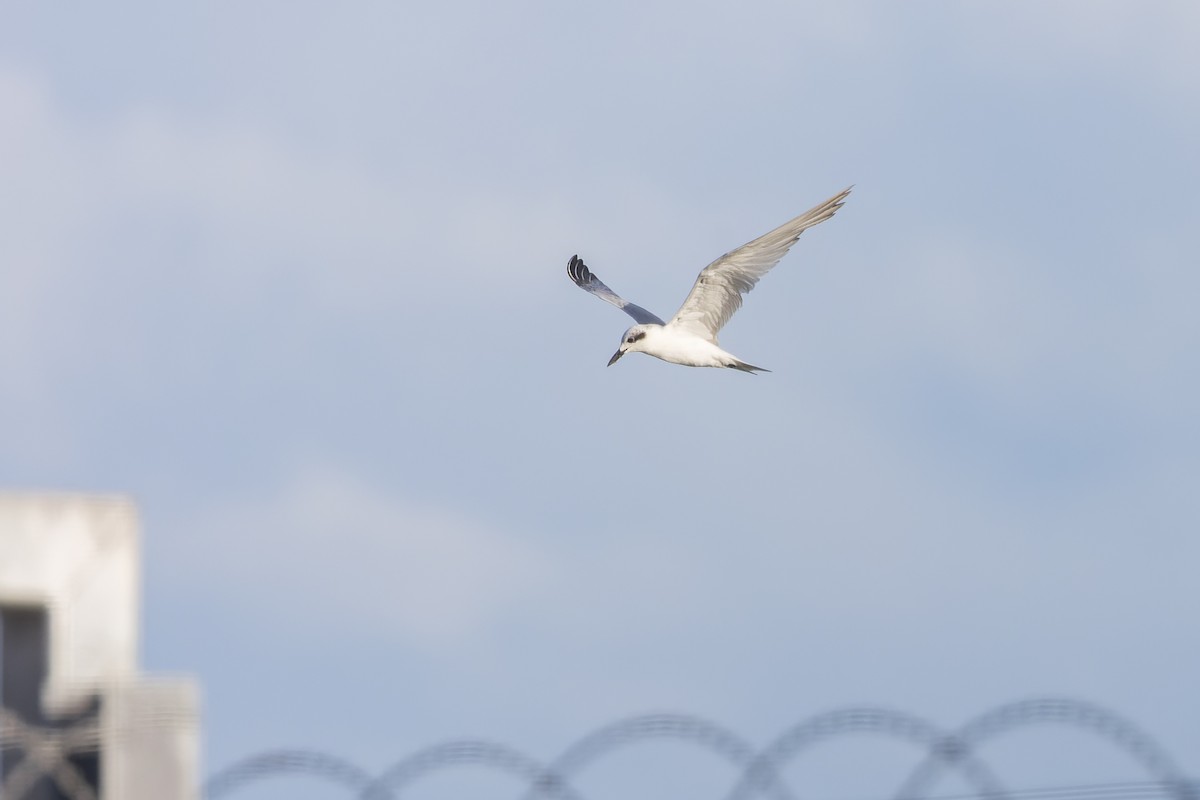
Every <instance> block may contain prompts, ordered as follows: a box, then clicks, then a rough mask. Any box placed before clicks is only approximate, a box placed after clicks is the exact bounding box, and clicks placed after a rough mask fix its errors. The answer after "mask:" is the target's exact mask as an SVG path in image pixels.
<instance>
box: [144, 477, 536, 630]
mask: <svg viewBox="0 0 1200 800" xmlns="http://www.w3.org/2000/svg"><path fill="white" fill-rule="evenodd" d="M175 541H176V542H178V544H179V546H178V547H177V548H175V549H173V550H172V551H171V553H170V560H171V563H170V564H169V565H167V564H163V565H160V567H161V568H163V569H164V570H167V569H169V570H170V571H172V572H175V573H176V574H177V575H178V579H179V580H180V582H182V583H185V584H186V583H190V582H192V581H195V582H196V583H195V588H196V589H197V590H202V591H205V592H220V593H221V594H222V595H224V596H225V599H226V600H230V599H232V600H233V601H234V602H235V603H236V604H237V605H239V606H241V607H243V608H244V609H245V611H246V613H248V614H251V615H254V614H264V615H266V616H270V617H271V618H272V624H274V625H278V626H281V627H283V628H287V629H293V630H294V629H305V628H312V629H321V630H331V629H341V630H344V631H347V632H348V633H350V634H351V635H352V636H354V635H355V634H358V635H362V634H367V635H369V636H371V637H374V638H379V639H384V640H393V641H394V640H401V641H407V642H409V643H411V644H416V645H419V646H426V647H440V646H448V645H449V646H452V645H453V644H454V643H456V642H462V641H463V640H465V639H466V638H467V637H469V636H471V635H472V634H475V633H477V632H478V631H479V630H480V629H482V628H484V627H486V626H487V625H488V624H489V623H490V622H491V621H493V620H495V619H496V618H497V617H502V616H504V615H506V614H508V613H511V612H512V611H513V609H514V608H518V607H521V606H522V605H523V603H524V602H525V601H527V600H528V599H529V598H530V596H531V595H532V594H535V593H536V592H537V591H538V590H539V588H540V587H542V586H543V585H544V584H545V582H546V580H547V575H548V573H549V571H550V570H551V568H552V563H551V561H550V559H548V558H547V557H546V556H545V555H544V554H543V553H540V552H538V550H537V549H536V548H534V547H533V546H531V545H530V544H529V543H528V542H526V541H523V540H522V539H521V538H520V537H519V536H517V535H514V534H510V533H507V532H504V531H500V530H497V529H496V528H495V527H494V526H490V525H487V524H485V523H483V522H481V521H479V520H476V519H472V518H471V517H469V516H468V515H465V514H462V513H458V512H454V511H448V510H446V509H442V508H438V507H436V506H435V505H431V504H427V503H422V502H417V501H413V500H412V499H410V498H408V497H405V496H403V494H402V493H400V492H392V491H388V490H386V489H382V488H380V487H378V486H371V485H368V484H367V483H365V482H363V481H361V480H358V479H357V478H355V477H353V476H351V475H348V474H346V473H343V472H338V471H332V470H326V469H315V468H314V469H305V470H301V471H300V472H298V473H297V474H296V475H295V476H293V477H292V478H290V479H289V480H288V481H287V482H286V484H285V485H283V486H282V487H281V488H280V489H279V490H278V491H277V492H274V493H270V494H267V495H266V496H263V497H260V498H258V499H255V500H252V501H246V502H243V503H236V502H230V503H225V504H218V505H216V506H215V507H214V508H213V509H212V510H211V511H209V512H207V513H205V514H204V515H203V516H202V517H201V518H200V519H197V520H196V521H195V523H194V525H193V526H192V528H191V529H190V530H189V531H188V535H187V536H180V537H176V538H175Z"/></svg>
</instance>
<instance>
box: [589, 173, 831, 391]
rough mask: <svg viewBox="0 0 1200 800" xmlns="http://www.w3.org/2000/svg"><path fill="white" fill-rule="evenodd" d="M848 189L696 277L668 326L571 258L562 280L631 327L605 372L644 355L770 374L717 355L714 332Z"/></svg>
mask: <svg viewBox="0 0 1200 800" xmlns="http://www.w3.org/2000/svg"><path fill="white" fill-rule="evenodd" d="M852 188H854V187H850V188H847V189H845V190H843V191H841V192H839V193H838V194H836V195H834V196H833V197H831V198H829V199H828V200H826V201H825V202H824V203H821V204H820V205H818V206H815V207H814V208H811V209H809V210H808V211H805V212H804V213H803V214H801V215H800V216H798V217H796V218H795V219H793V220H791V221H790V222H785V223H784V224H782V225H780V226H779V227H778V228H776V229H775V230H773V231H771V232H770V233H766V234H763V235H762V236H760V237H758V238H757V239H755V240H754V241H752V242H750V243H748V244H744V245H742V246H741V247H739V248H738V249H736V250H734V251H732V252H729V253H726V254H725V255H723V256H721V257H720V258H718V259H717V260H716V261H714V262H712V263H711V264H709V265H708V266H707V267H705V268H704V269H703V270H701V271H700V275H699V276H698V277H697V278H696V283H695V284H694V285H693V286H692V291H691V293H690V294H689V295H688V296H687V299H686V300H684V301H683V305H682V306H680V307H679V310H678V311H676V312H675V316H673V317H671V321H670V322H663V321H662V320H661V319H659V318H658V317H657V316H655V315H654V314H651V313H650V312H649V311H647V310H646V309H644V308H642V307H641V306H637V305H634V304H633V303H631V302H629V301H628V300H626V299H624V298H623V297H621V296H620V295H618V294H617V293H616V292H614V291H613V290H612V289H610V288H608V287H607V286H606V285H605V284H604V282H603V281H601V280H600V279H599V278H597V277H596V276H595V275H594V274H592V271H591V270H589V269H588V268H587V265H586V264H584V263H583V261H582V260H581V259H580V258H579V256H578V255H574V256H571V260H570V261H568V262H567V275H569V276H570V277H571V280H573V281H575V285H576V286H578V287H579V288H581V289H583V290H585V291H587V292H590V293H592V294H594V295H596V297H599V298H600V299H601V300H603V301H605V302H606V303H612V304H613V305H614V306H616V307H617V308H619V309H621V310H622V311H624V312H625V313H626V314H628V315H629V316H631V317H633V319H634V321H635V322H637V324H636V325H634V326H633V327H632V328H630V329H629V330H627V331H625V335H624V336H622V337H621V346H620V347H619V348H618V349H617V352H615V353H613V357H612V358H610V359H609V360H608V366H610V367H611V366H612V365H613V364H615V363H617V360H618V359H619V358H621V356H623V355H625V354H626V353H645V354H646V355H650V356H654V357H655V358H661V359H662V360H663V361H669V362H671V363H672V364H683V365H684V366H687V367H725V368H728V369H737V370H741V371H742V372H749V373H751V374H754V373H755V372H770V370H768V369H763V368H762V367H756V366H754V365H753V364H747V363H746V362H745V361H742V360H741V359H740V358H738V357H736V356H734V355H733V354H731V353H727V352H726V351H724V350H722V349H721V346H720V345H719V344H718V343H717V332H718V331H720V330H721V328H722V327H723V326H724V325H725V323H726V322H729V318H730V317H732V316H733V312H735V311H737V310H738V309H739V308H741V306H742V295H744V294H745V293H746V292H748V291H750V290H751V289H753V288H754V285H755V284H756V283H758V279H759V278H761V277H762V276H763V275H766V274H767V272H769V271H770V269H771V267H773V266H775V265H776V264H778V263H779V260H780V259H781V258H783V257H784V255H785V254H786V253H787V251H788V250H789V249H790V248H791V246H792V245H793V244H795V243H796V240H797V239H798V238H800V234H802V233H804V231H806V230H808V229H809V228H811V227H812V226H813V225H817V224H819V223H822V222H824V221H825V220H827V219H829V218H830V217H832V216H833V215H834V214H835V213H837V210H838V209H839V208H841V207H842V203H844V202H846V197H847V196H848V195H849V194H850V189H852Z"/></svg>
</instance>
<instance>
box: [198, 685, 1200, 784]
mask: <svg viewBox="0 0 1200 800" xmlns="http://www.w3.org/2000/svg"><path fill="white" fill-rule="evenodd" d="M1046 724H1051V725H1065V726H1068V727H1072V728H1075V729H1078V730H1080V731H1082V732H1084V733H1087V734H1089V735H1091V736H1094V737H1098V738H1100V739H1101V740H1104V741H1106V742H1108V743H1109V744H1110V745H1112V746H1113V747H1114V748H1115V749H1116V750H1117V751H1123V752H1124V753H1125V754H1127V755H1128V756H1130V757H1132V759H1133V761H1134V763H1136V764H1138V765H1139V766H1141V768H1142V769H1143V770H1144V771H1145V773H1146V778H1147V779H1146V780H1141V781H1124V782H1120V783H1113V782H1108V783H1092V784H1084V785H1076V786H1055V787H1044V788H1040V789H1024V790H1013V789H1011V788H1009V786H1010V785H1009V783H1008V782H1007V781H1005V780H1002V776H1000V775H997V774H996V773H995V772H994V771H993V769H992V767H991V766H989V765H988V764H987V762H986V761H984V759H983V758H982V755H981V753H980V752H979V751H980V750H981V749H983V748H984V746H985V745H986V744H987V743H988V742H989V741H990V740H992V739H993V738H996V737H1000V736H1003V735H1005V734H1008V733H1010V732H1013V731H1020V730H1023V729H1026V728H1029V727H1033V726H1041V725H1046ZM862 734H873V735H876V736H884V737H887V738H891V739H896V740H898V741H903V742H907V743H908V744H910V745H914V746H915V748H916V753H917V759H916V761H915V762H914V769H913V770H912V772H911V773H910V774H909V775H908V777H907V778H906V779H905V780H904V782H903V783H902V784H901V785H900V786H898V787H896V789H895V791H894V792H892V793H891V794H890V795H889V796H890V797H892V798H894V800H920V799H921V798H929V797H933V796H934V795H932V794H931V792H932V790H933V789H934V788H935V784H936V781H937V778H938V777H939V773H940V772H942V771H946V770H948V771H955V772H957V773H958V774H959V775H960V776H961V777H962V778H964V779H965V780H966V781H967V784H968V786H969V787H970V789H971V793H970V794H960V795H953V796H946V795H942V796H941V797H942V800H972V799H974V798H978V799H979V800H1200V782H1197V781H1196V780H1194V779H1192V778H1190V777H1188V776H1187V775H1186V774H1185V773H1183V772H1182V771H1181V770H1180V769H1179V767H1178V766H1177V765H1176V763H1175V761H1174V759H1172V758H1171V756H1170V755H1168V754H1167V752H1166V751H1165V750H1164V749H1163V748H1162V747H1161V746H1160V745H1159V744H1158V743H1157V742H1156V741H1155V740H1154V739H1153V738H1152V737H1151V736H1150V735H1149V734H1147V733H1146V732H1145V731H1142V730H1141V729H1139V728H1138V727H1137V726H1135V725H1134V724H1133V723H1131V722H1130V721H1128V720H1126V719H1124V718H1123V717H1121V716H1119V715H1118V714H1116V713H1114V712H1112V711H1109V710H1108V709H1105V708H1103V707H1101V706H1098V705H1096V704H1094V703H1088V702H1086V701H1082V700H1074V699H1071V698H1063V697H1041V698H1032V699H1029V700H1021V701H1018V702H1014V703H1008V704H1006V705H1002V706H998V707H996V708H994V709H992V710H990V711H987V712H985V713H983V714H981V715H979V716H977V717H975V718H974V719H972V720H970V721H968V722H967V723H966V724H965V725H962V726H961V727H959V728H957V729H943V728H940V727H938V726H937V725H934V724H933V723H932V722H929V721H928V720H925V719H922V718H921V717H918V716H916V715H913V714H909V713H905V712H902V711H894V710H891V709H886V708H876V707H869V706H864V707H850V708H842V709H836V710H833V711H828V712H825V713H823V714H817V715H816V716H813V717H810V718H808V719H806V720H803V721H801V722H799V723H797V724H796V725H793V726H792V727H791V728H788V729H787V730H785V731H783V732H782V733H781V734H780V735H779V736H777V737H776V738H775V739H774V740H773V741H772V742H771V743H769V744H768V745H767V746H766V747H764V748H762V749H756V748H754V747H752V746H751V745H750V744H749V742H747V741H746V740H744V739H742V738H741V737H740V736H738V735H737V734H736V733H734V732H733V731H731V730H729V729H727V728H724V727H722V726H720V725H718V724H716V723H713V722H711V721H709V720H705V719H702V718H700V717H695V716H691V715H686V714H648V715H645V716H639V717H631V718H628V719H624V720H619V721H617V722H615V723H612V724H611V725H606V726H604V727H603V728H600V729H598V730H596V731H593V732H592V733H590V734H588V735H587V736H584V737H583V738H582V739H580V740H579V741H577V742H576V743H575V744H573V745H571V746H570V747H568V748H567V749H566V750H564V751H563V752H562V753H561V754H560V755H559V756H558V758H556V759H554V760H553V761H549V762H540V761H538V760H537V759H535V758H532V757H530V756H528V755H526V754H524V753H521V752H520V751H518V750H516V749H514V748H512V747H509V746H507V745H504V744H501V743H498V742H492V741H484V740H478V739H467V740H460V741H451V742H445V743H443V744H440V745H435V746H432V747H428V748H425V749H422V750H418V751H416V752H414V753H411V754H409V755H407V756H405V757H404V758H401V759H400V760H399V761H397V762H395V763H394V764H393V765H392V766H391V767H389V768H387V769H385V770H384V771H382V772H380V773H374V774H373V773H371V772H370V771H368V770H366V769H363V768H362V767H359V766H357V765H355V764H354V763H352V762H350V761H347V760H345V759H342V758H339V757H338V756H335V755H332V754H330V753H322V752H318V751H313V750H272V751H269V752H265V753H259V754H258V755H255V756H252V757H250V758H247V759H245V760H243V761H241V762H239V763H237V764H234V765H233V766H231V767H228V768H226V769H224V770H222V771H220V772H218V773H217V774H216V775H213V776H212V777H210V778H209V780H208V781H207V783H206V784H205V788H204V797H205V800H222V798H225V797H229V796H232V795H234V794H238V793H240V792H241V790H242V789H244V788H246V787H248V786H250V785H252V784H256V783H259V782H260V781H264V780H269V779H272V778H280V777H295V776H307V777H311V778H312V779H314V780H315V781H321V782H323V783H326V784H334V785H336V786H337V787H339V788H340V789H341V790H342V791H343V792H344V795H343V796H345V797H347V798H357V799H358V800H396V798H399V797H401V796H402V795H404V794H405V793H406V790H407V789H408V788H409V786H410V785H411V784H413V783H415V782H417V781H419V780H421V779H423V778H425V777H427V776H429V775H431V774H434V773H437V772H442V771H446V770H454V769H459V768H463V767H471V768H477V767H484V768H486V769H489V770H491V771H494V772H496V773H500V774H503V775H505V776H507V777H508V778H510V779H512V778H515V779H516V780H517V781H518V783H519V784H523V785H524V786H525V787H526V788H527V790H526V793H525V794H524V795H523V798H524V800H537V799H538V798H557V800H581V798H582V795H581V794H580V792H579V791H578V790H577V789H576V788H575V786H574V785H573V781H574V779H575V778H576V777H577V776H578V774H579V773H580V772H582V771H583V770H584V769H585V768H586V767H587V766H589V765H590V764H592V763H594V762H596V761H600V760H603V759H605V758H607V757H608V756H610V755H612V754H613V753H615V752H616V751H619V750H623V749H626V748H628V747H630V746H635V745H638V744H641V743H644V742H649V741H653V740H664V739H666V740H674V741H678V742H682V743H685V744H688V745H690V746H692V747H694V748H696V749H697V750H699V751H700V753H702V754H706V755H708V756H710V757H713V758H716V759H719V760H721V761H724V762H726V763H727V764H729V765H730V766H731V767H733V775H734V781H733V784H732V786H731V788H730V789H729V790H728V791H727V792H721V793H719V794H714V795H713V796H714V797H724V798H725V800H752V799H753V798H764V800H795V798H796V797H798V796H801V797H806V796H813V795H808V794H806V795H797V794H796V793H795V792H793V790H792V787H791V786H789V784H788V783H787V782H786V781H785V780H784V777H783V770H784V768H786V767H787V766H788V765H789V764H790V763H791V762H794V761H795V760H796V759H797V758H799V757H801V756H804V755H805V754H806V753H807V752H808V751H809V750H811V749H813V748H814V746H815V745H818V744H820V743H822V742H825V741H828V740H830V739H837V738H841V737H845V736H853V737H858V736H860V735H862ZM717 791H718V792H720V791H721V790H720V789H719V788H718V789H717Z"/></svg>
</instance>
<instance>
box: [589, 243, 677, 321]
mask: <svg viewBox="0 0 1200 800" xmlns="http://www.w3.org/2000/svg"><path fill="white" fill-rule="evenodd" d="M567 274H568V275H570V276H571V280H573V281H575V285H576V286H578V287H579V288H580V289H583V290H584V291H587V292H591V293H592V294H594V295H596V297H599V298H600V299H601V300H603V301H604V302H606V303H612V304H613V305H614V306H616V307H617V308H619V309H621V310H622V311H624V312H625V313H626V314H628V315H629V316H631V317H633V318H634V319H635V320H637V321H638V322H640V323H642V324H645V323H647V322H653V323H655V324H657V325H663V324H664V323H663V321H662V320H661V319H659V318H658V317H656V316H655V315H653V314H651V313H650V312H649V311H647V310H646V309H644V308H642V307H641V306H635V305H634V304H633V303H631V302H629V301H628V300H626V299H625V298H623V297H621V296H620V295H619V294H617V293H616V292H614V291H613V290H612V289H610V288H608V287H607V286H605V285H604V281H602V280H600V279H599V278H597V277H596V276H595V275H593V274H592V271H591V270H589V269H588V268H587V265H586V264H584V263H583V260H582V259H581V258H580V257H579V256H571V260H570V261H568V262H567Z"/></svg>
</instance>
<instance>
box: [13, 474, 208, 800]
mask: <svg viewBox="0 0 1200 800" xmlns="http://www.w3.org/2000/svg"><path fill="white" fill-rule="evenodd" d="M139 580H140V553H139V531H138V520H137V513H136V510H135V509H134V506H133V504H132V503H131V502H130V501H129V500H127V499H125V498H121V497H110V496H85V495H68V494H7V493H0V707H2V709H3V710H0V798H3V800H195V798H196V796H197V786H198V785H199V774H198V768H199V724H198V718H199V713H198V712H199V698H198V691H197V687H196V685H195V684H194V682H193V681H191V680H188V679H183V678H169V679H159V678H149V677H147V676H145V675H142V674H141V673H139V671H138V638H139V624H140V602H141V593H140V583H139Z"/></svg>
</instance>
